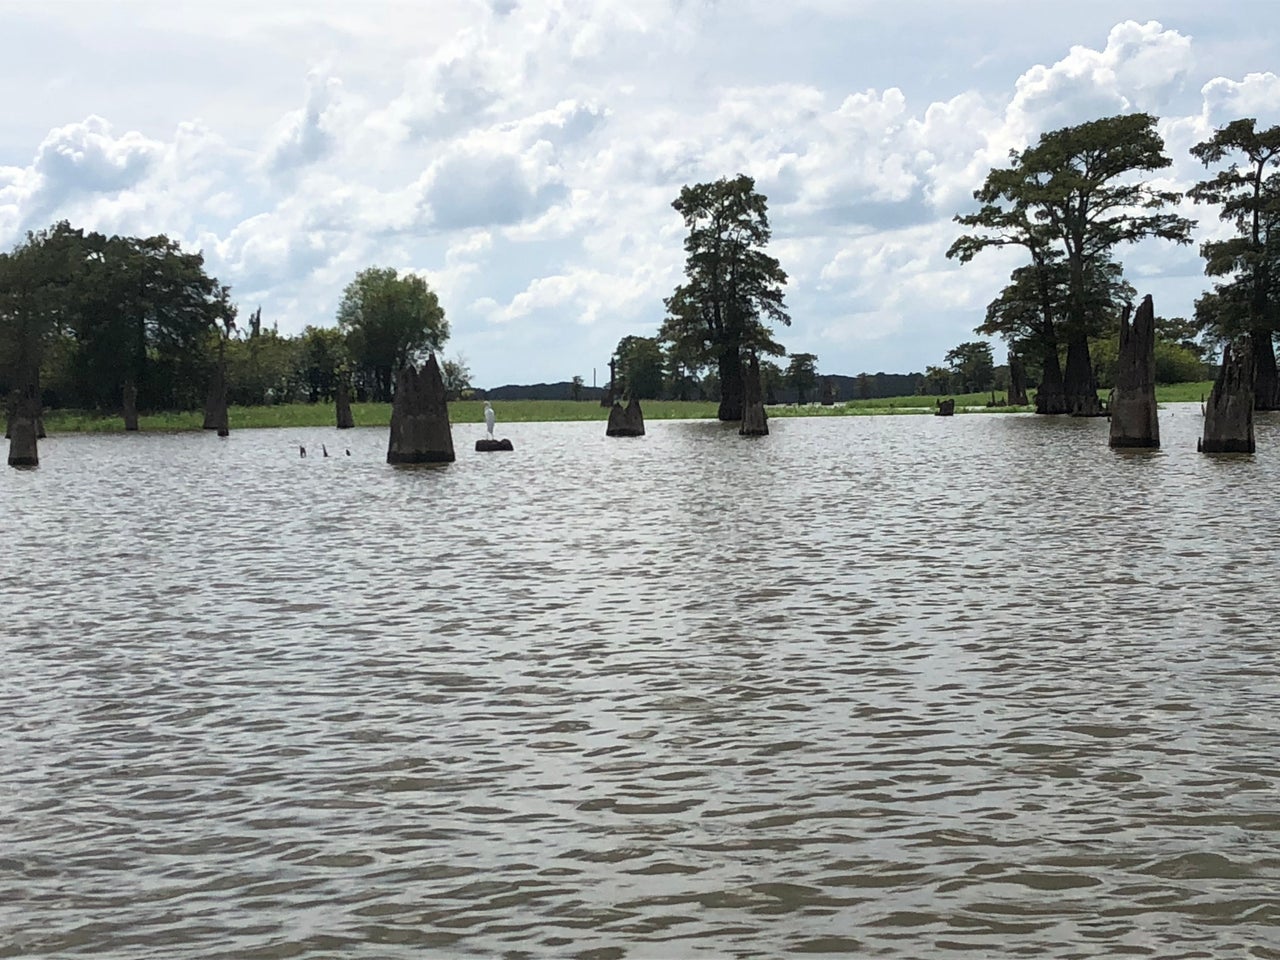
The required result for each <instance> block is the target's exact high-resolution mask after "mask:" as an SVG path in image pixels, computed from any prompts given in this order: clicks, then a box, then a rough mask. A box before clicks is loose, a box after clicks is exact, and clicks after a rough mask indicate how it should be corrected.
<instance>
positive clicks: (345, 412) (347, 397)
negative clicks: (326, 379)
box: [334, 380, 356, 430]
mask: <svg viewBox="0 0 1280 960" xmlns="http://www.w3.org/2000/svg"><path fill="white" fill-rule="evenodd" d="M334 406H335V408H336V412H337V416H338V429H339V430H349V429H351V428H352V427H354V426H355V425H356V421H355V418H353V417H352V416H351V393H350V391H349V390H347V381H345V380H339V381H338V389H337V397H336V398H335V400H334Z"/></svg>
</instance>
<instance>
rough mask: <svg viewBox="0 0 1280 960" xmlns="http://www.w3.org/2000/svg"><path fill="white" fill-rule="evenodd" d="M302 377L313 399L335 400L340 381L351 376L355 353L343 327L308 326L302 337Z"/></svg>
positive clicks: (300, 354) (299, 356)
mask: <svg viewBox="0 0 1280 960" xmlns="http://www.w3.org/2000/svg"><path fill="white" fill-rule="evenodd" d="M299 340H300V341H301V343H300V348H301V349H300V351H299V353H298V361H299V363H300V365H301V367H300V370H299V374H300V379H301V380H302V382H303V384H304V385H305V388H306V391H307V399H308V400H310V401H311V402H312V403H316V402H317V401H320V400H333V399H334V397H335V396H336V395H337V391H338V381H339V380H341V379H343V378H348V379H349V378H350V376H351V367H352V362H351V353H350V351H349V350H348V349H347V338H346V337H345V336H344V335H343V333H342V331H340V330H336V329H334V328H332V327H310V326H309V327H307V328H306V329H305V330H303V331H302V335H301V337H299Z"/></svg>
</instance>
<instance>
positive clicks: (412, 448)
mask: <svg viewBox="0 0 1280 960" xmlns="http://www.w3.org/2000/svg"><path fill="white" fill-rule="evenodd" d="M455 459H457V458H456V457H455V456H454V453H453V430H452V428H451V427H450V426H449V404H448V402H447V401H446V400H445V391H444V379H443V378H442V377H441V376H440V365H439V364H438V363H436V358H435V354H432V355H431V356H429V357H427V362H426V363H424V364H423V365H422V369H421V370H418V369H417V368H415V367H414V366H413V365H412V364H410V365H409V366H407V367H405V368H404V369H403V370H401V371H400V373H399V374H398V375H397V377H396V395H395V399H394V400H393V401H392V403H391V440H390V442H389V443H388V445H387V463H452V462H453V461H454V460H455Z"/></svg>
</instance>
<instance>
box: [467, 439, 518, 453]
mask: <svg viewBox="0 0 1280 960" xmlns="http://www.w3.org/2000/svg"><path fill="white" fill-rule="evenodd" d="M514 449H515V447H513V446H512V445H511V441H510V440H508V439H507V438H506V437H503V438H502V439H501V440H490V439H488V438H487V437H486V438H484V439H483V440H477V441H476V453H496V452H497V451H499V450H514Z"/></svg>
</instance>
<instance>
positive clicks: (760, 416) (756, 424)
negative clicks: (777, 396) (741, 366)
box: [738, 355, 769, 437]
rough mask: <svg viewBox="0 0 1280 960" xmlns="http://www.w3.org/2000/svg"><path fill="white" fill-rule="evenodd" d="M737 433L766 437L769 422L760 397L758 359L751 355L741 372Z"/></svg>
mask: <svg viewBox="0 0 1280 960" xmlns="http://www.w3.org/2000/svg"><path fill="white" fill-rule="evenodd" d="M738 433H739V434H741V435H742V436H744V437H766V436H768V435H769V422H768V418H767V417H766V416H765V412H764V400H762V399H761V397H760V361H759V360H757V359H756V357H755V356H754V355H753V356H752V357H751V363H750V365H749V366H748V367H747V369H746V372H745V373H744V374H743V382H742V426H741V427H739V428H738Z"/></svg>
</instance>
